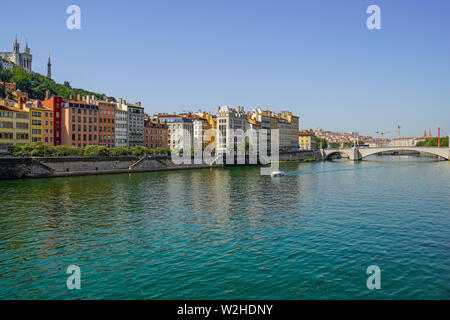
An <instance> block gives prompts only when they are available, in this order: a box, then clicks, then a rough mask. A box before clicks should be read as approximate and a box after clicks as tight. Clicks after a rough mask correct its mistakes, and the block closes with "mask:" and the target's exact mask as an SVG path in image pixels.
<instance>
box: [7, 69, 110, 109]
mask: <svg viewBox="0 0 450 320" xmlns="http://www.w3.org/2000/svg"><path fill="white" fill-rule="evenodd" d="M0 81H6V82H15V83H16V86H17V89H18V90H20V91H22V92H26V93H27V94H28V97H29V98H31V99H39V100H44V99H45V92H46V91H47V90H49V91H50V94H51V95H54V96H60V97H64V98H68V97H69V96H70V95H73V96H74V97H75V96H76V95H77V94H80V95H82V96H83V95H95V96H96V97H97V99H102V100H103V99H105V98H110V99H111V100H113V101H115V99H114V98H113V97H108V96H106V95H105V94H100V93H96V92H92V91H88V90H84V89H77V88H72V87H71V86H70V83H69V82H68V81H64V84H59V83H56V82H55V81H54V80H52V79H49V78H47V77H45V76H43V75H41V74H38V73H33V74H30V73H28V72H26V71H25V70H24V69H22V68H20V67H14V68H13V69H7V70H0Z"/></svg>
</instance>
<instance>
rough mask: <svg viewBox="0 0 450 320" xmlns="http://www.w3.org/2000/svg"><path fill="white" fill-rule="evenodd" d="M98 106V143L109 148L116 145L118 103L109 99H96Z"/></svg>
mask: <svg viewBox="0 0 450 320" xmlns="http://www.w3.org/2000/svg"><path fill="white" fill-rule="evenodd" d="M93 98H94V101H95V102H96V104H97V106H98V144H99V145H100V146H105V147H108V148H114V147H115V145H116V137H115V129H116V124H115V122H116V113H115V112H116V103H114V102H112V101H109V100H98V101H96V100H95V97H93Z"/></svg>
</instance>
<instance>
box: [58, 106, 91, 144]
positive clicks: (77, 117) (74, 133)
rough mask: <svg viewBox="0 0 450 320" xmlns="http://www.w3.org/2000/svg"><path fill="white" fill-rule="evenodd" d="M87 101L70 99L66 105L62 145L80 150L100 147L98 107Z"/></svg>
mask: <svg viewBox="0 0 450 320" xmlns="http://www.w3.org/2000/svg"><path fill="white" fill-rule="evenodd" d="M87 100H88V101H82V100H70V99H69V100H67V101H66V102H65V103H64V106H63V108H62V109H61V114H62V117H61V119H62V123H63V126H62V129H63V130H62V144H64V145H69V146H73V147H79V148H84V147H86V146H88V145H98V128H97V126H98V106H97V105H95V104H92V103H91V102H90V101H89V99H87Z"/></svg>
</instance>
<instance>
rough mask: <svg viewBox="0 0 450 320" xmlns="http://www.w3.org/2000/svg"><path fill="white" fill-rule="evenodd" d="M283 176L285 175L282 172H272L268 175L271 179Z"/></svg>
mask: <svg viewBox="0 0 450 320" xmlns="http://www.w3.org/2000/svg"><path fill="white" fill-rule="evenodd" d="M284 175H285V173H284V171H283V170H275V171H274V172H272V173H271V174H270V176H271V177H282V176H284Z"/></svg>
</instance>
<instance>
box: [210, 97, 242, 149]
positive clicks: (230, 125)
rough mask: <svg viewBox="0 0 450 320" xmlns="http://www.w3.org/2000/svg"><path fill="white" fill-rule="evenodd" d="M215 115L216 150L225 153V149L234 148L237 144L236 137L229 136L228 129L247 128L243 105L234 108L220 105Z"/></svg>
mask: <svg viewBox="0 0 450 320" xmlns="http://www.w3.org/2000/svg"><path fill="white" fill-rule="evenodd" d="M216 117H217V134H216V139H217V140H216V152H217V153H227V150H234V145H237V144H238V141H237V138H236V137H231V136H230V131H229V130H242V131H243V132H245V130H246V128H247V115H246V114H245V112H244V108H243V107H237V108H236V109H234V108H230V107H228V106H222V107H219V108H218V110H217V114H216Z"/></svg>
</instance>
